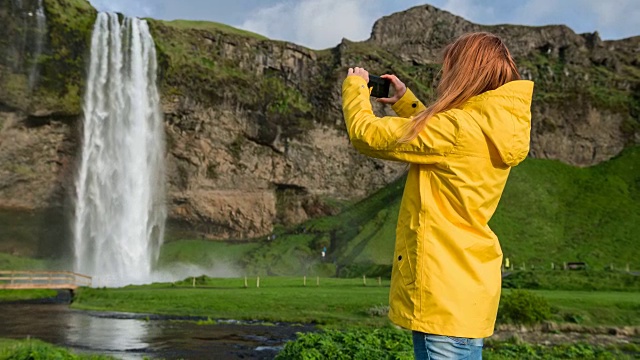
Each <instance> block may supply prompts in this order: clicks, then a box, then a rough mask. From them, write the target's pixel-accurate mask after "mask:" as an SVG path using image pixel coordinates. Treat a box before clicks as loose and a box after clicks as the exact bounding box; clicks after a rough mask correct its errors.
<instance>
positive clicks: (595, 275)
mask: <svg viewBox="0 0 640 360" xmlns="http://www.w3.org/2000/svg"><path fill="white" fill-rule="evenodd" d="M502 287H503V288H511V289H539V290H572V291H580V290H586V291H630V292H638V293H640V276H637V275H633V274H630V273H627V272H624V271H604V270H595V271H592V270H581V271H562V270H554V271H552V270H540V269H539V270H535V271H532V270H526V271H513V272H511V273H510V274H509V276H507V277H505V278H503V279H502Z"/></svg>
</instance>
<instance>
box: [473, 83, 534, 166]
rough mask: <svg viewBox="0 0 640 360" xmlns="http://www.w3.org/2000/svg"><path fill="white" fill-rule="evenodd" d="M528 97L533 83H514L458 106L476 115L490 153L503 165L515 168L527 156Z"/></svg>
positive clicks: (528, 134) (528, 128)
mask: <svg viewBox="0 0 640 360" xmlns="http://www.w3.org/2000/svg"><path fill="white" fill-rule="evenodd" d="M532 96H533V82H532V81H529V80H516V81H511V82H508V83H506V84H504V85H502V86H501V87H499V88H497V89H495V90H491V91H487V92H484V93H482V94H480V95H477V96H474V97H473V98H471V99H470V100H469V101H468V102H467V103H465V104H464V105H463V106H462V109H463V110H466V111H469V112H471V113H475V114H476V115H477V116H475V118H476V119H478V120H477V121H478V125H479V126H480V128H481V129H482V132H483V133H484V136H485V137H486V139H487V141H488V142H489V143H490V144H492V145H493V146H494V148H495V150H493V149H492V150H493V151H497V153H498V154H497V155H499V156H500V159H502V162H503V163H505V164H506V165H509V166H515V165H518V164H519V163H520V162H522V161H523V160H524V159H525V158H526V157H527V154H528V153H529V137H530V133H531V98H532ZM493 151H492V152H493ZM492 155H496V154H492Z"/></svg>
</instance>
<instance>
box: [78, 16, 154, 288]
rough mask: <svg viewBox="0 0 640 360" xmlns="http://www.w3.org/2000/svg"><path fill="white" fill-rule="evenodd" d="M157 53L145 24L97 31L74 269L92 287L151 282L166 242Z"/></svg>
mask: <svg viewBox="0 0 640 360" xmlns="http://www.w3.org/2000/svg"><path fill="white" fill-rule="evenodd" d="M156 68H157V64H156V52H155V46H154V42H153V38H152V37H151V34H150V33H149V27H148V25H147V23H146V22H145V21H143V20H140V19H136V18H124V20H123V23H122V24H120V22H119V21H118V16H117V15H116V14H108V13H100V14H98V18H97V20H96V23H95V25H94V28H93V35H92V39H91V62H90V65H89V74H88V79H87V89H86V94H85V99H84V128H83V135H82V150H81V151H82V153H81V162H80V166H79V171H78V175H77V178H76V204H75V223H74V248H75V270H76V271H78V272H81V273H84V274H88V275H92V276H95V277H97V278H98V279H96V280H98V281H94V284H98V283H99V284H108V285H109V286H120V285H126V284H130V283H144V282H150V281H151V270H152V266H153V263H154V262H155V261H156V260H157V257H158V252H159V248H160V245H161V243H162V239H163V236H164V223H165V218H166V209H165V205H164V161H163V158H164V156H163V155H164V129H163V121H162V115H161V112H160V99H159V95H158V89H157V87H156V70H157V69H156Z"/></svg>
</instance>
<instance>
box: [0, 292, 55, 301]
mask: <svg viewBox="0 0 640 360" xmlns="http://www.w3.org/2000/svg"><path fill="white" fill-rule="evenodd" d="M56 294H57V291H55V290H42V289H40V290H2V289H0V302H6V301H23V300H34V299H43V298H51V297H55V296H56Z"/></svg>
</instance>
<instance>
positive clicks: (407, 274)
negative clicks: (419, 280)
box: [394, 237, 417, 285]
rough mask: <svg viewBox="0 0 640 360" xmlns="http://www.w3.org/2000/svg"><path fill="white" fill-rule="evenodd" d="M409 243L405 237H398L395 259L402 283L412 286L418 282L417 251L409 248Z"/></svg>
mask: <svg viewBox="0 0 640 360" xmlns="http://www.w3.org/2000/svg"><path fill="white" fill-rule="evenodd" d="M407 245H408V244H407V242H406V240H405V239H404V238H403V237H398V238H397V240H396V249H395V259H394V266H395V267H396V269H398V272H399V273H400V277H401V278H402V283H403V284H405V285H411V284H413V283H414V282H415V281H416V276H415V273H414V271H415V265H416V255H417V254H416V251H415V248H414V249H411V248H410V247H409V246H407ZM412 250H413V251H412Z"/></svg>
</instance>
